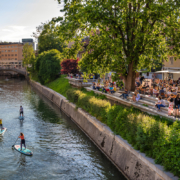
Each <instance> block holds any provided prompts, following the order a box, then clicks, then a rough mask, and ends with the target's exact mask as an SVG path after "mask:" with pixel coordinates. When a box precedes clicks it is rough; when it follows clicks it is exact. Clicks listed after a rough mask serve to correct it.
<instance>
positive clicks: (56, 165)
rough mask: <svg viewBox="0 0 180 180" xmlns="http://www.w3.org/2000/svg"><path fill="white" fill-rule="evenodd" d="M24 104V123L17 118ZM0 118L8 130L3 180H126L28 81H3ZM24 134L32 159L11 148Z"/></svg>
mask: <svg viewBox="0 0 180 180" xmlns="http://www.w3.org/2000/svg"><path fill="white" fill-rule="evenodd" d="M20 105H22V106H23V108H24V115H25V119H24V121H23V122H20V120H19V119H18V117H19V106H20ZM0 118H2V119H3V125H4V127H6V128H7V129H8V130H7V131H6V133H5V134H4V136H3V137H2V136H0V180H17V179H18V180H21V179H22V180H28V179H29V180H35V179H36V180H41V179H42V180H50V179H52V180H56V179H57V180H59V179H60V180H125V177H124V176H123V175H122V174H121V173H120V172H119V171H118V170H117V169H116V168H115V166H114V165H113V164H112V163H111V162H110V161H109V160H108V159H107V158H106V157H105V156H104V154H102V153H101V151H100V150H99V149H98V148H97V147H96V146H95V145H94V144H93V143H92V142H91V141H90V140H89V139H88V138H87V137H86V135H85V134H84V133H83V132H81V130H80V129H79V128H78V127H77V126H76V125H75V124H74V123H73V122H72V121H71V120H70V119H69V118H68V117H67V116H66V115H65V114H64V113H62V112H61V111H60V110H59V109H58V108H57V107H56V106H55V105H53V104H52V103H51V102H49V100H47V99H46V98H44V97H42V96H41V95H39V93H38V92H36V91H35V90H34V89H32V88H31V86H30V85H29V84H28V83H27V82H26V80H20V79H10V80H7V81H6V80H5V78H4V77H0ZM20 132H23V133H24V135H25V139H26V145H27V148H28V149H30V150H32V151H33V156H32V157H28V156H25V155H22V154H20V153H19V152H17V151H15V150H13V149H12V148H11V147H12V145H13V144H14V142H15V140H16V139H17V137H18V135H19V133H20ZM19 143H20V140H19V141H17V143H16V144H19Z"/></svg>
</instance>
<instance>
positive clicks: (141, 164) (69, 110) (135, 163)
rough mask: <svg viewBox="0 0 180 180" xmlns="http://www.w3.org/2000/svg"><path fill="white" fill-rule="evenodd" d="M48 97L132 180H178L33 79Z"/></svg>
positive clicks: (104, 126)
mask: <svg viewBox="0 0 180 180" xmlns="http://www.w3.org/2000/svg"><path fill="white" fill-rule="evenodd" d="M30 84H31V85H32V86H33V87H34V88H36V89H37V90H39V92H41V93H42V94H43V95H44V96H45V97H47V98H48V99H49V100H50V101H52V102H53V103H54V104H56V105H57V106H58V107H59V108H60V109H61V110H62V111H64V112H65V113H66V114H67V115H68V116H69V117H71V119H72V120H73V121H74V122H75V123H76V124H77V125H78V126H79V127H80V128H81V130H82V131H83V132H84V133H85V134H86V135H87V136H88V137H89V138H90V139H91V140H92V141H93V142H94V143H95V144H96V146H97V147H98V148H99V149H100V150H101V151H102V152H103V153H104V154H105V155H106V156H107V157H108V158H109V159H110V160H111V162H112V163H113V164H114V165H115V166H116V167H117V168H118V169H119V170H120V171H121V172H122V173H123V174H124V175H125V176H126V177H127V178H128V179H131V180H171V179H173V180H178V177H175V176H174V175H173V174H172V173H170V172H165V171H163V167H162V166H160V165H156V164H155V163H154V160H153V159H151V158H148V157H146V156H145V154H144V153H140V152H139V151H136V150H134V149H133V147H132V146H131V145H130V144H128V142H127V141H126V140H124V139H122V138H121V137H120V136H118V135H114V134H113V132H112V131H111V130H110V128H109V127H107V126H106V125H105V124H103V123H101V122H100V121H98V120H97V119H96V118H95V117H93V116H91V115H89V114H88V113H87V112H85V111H84V110H83V109H81V108H78V109H76V106H75V105H74V104H72V103H70V102H69V101H68V100H67V99H66V98H65V97H64V96H62V95H60V94H59V93H56V92H55V91H53V90H51V89H49V88H47V87H45V86H42V85H41V84H39V83H37V82H34V81H30Z"/></svg>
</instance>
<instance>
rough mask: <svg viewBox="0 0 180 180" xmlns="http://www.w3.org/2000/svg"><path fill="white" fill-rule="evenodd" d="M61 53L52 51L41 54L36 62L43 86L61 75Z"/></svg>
mask: <svg viewBox="0 0 180 180" xmlns="http://www.w3.org/2000/svg"><path fill="white" fill-rule="evenodd" d="M60 60H61V53H60V52H59V51H58V50H56V49H52V50H49V51H44V52H43V53H41V54H39V55H38V57H37V61H36V71H37V72H38V78H39V80H40V82H41V83H42V84H45V83H48V82H50V81H53V80H54V79H55V78H56V76H57V75H58V74H59V73H60V70H61V66H60Z"/></svg>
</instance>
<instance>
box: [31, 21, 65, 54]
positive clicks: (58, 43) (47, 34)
mask: <svg viewBox="0 0 180 180" xmlns="http://www.w3.org/2000/svg"><path fill="white" fill-rule="evenodd" d="M57 29H58V26H57V24H56V23H55V22H53V21H51V22H47V23H42V24H41V25H39V26H38V27H36V32H34V33H33V37H35V38H36V40H37V41H38V53H42V52H44V51H48V50H51V49H57V50H58V51H60V52H62V51H63V48H64V47H65V44H64V43H63V42H62V39H61V38H60V36H58V34H57V33H58V31H57Z"/></svg>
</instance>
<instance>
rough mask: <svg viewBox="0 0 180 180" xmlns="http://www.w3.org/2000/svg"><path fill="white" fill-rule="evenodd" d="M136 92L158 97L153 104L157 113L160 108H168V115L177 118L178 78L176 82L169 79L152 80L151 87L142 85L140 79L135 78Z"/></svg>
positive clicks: (178, 102)
mask: <svg viewBox="0 0 180 180" xmlns="http://www.w3.org/2000/svg"><path fill="white" fill-rule="evenodd" d="M142 79H143V78H142ZM136 91H137V92H139V93H141V94H147V95H149V96H154V97H158V101H157V103H156V104H155V107H156V108H157V110H158V111H161V107H166V106H168V115H169V116H171V115H175V117H179V107H180V96H179V94H180V78H179V79H178V80H173V79H171V78H168V79H166V80H161V79H156V78H153V79H152V83H151V86H149V84H148V83H143V80H142V81H141V78H137V79H136ZM165 102H166V103H165Z"/></svg>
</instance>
